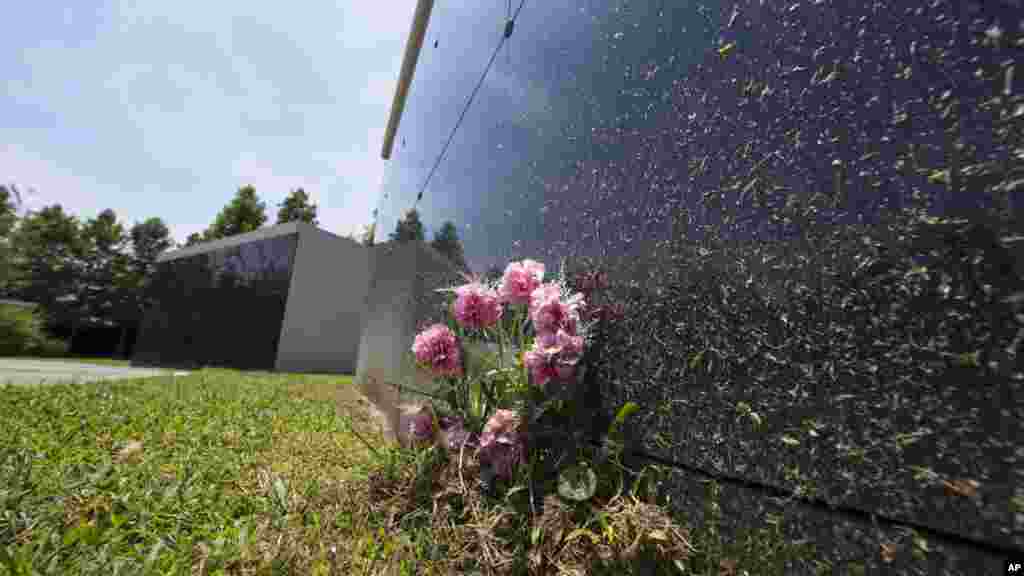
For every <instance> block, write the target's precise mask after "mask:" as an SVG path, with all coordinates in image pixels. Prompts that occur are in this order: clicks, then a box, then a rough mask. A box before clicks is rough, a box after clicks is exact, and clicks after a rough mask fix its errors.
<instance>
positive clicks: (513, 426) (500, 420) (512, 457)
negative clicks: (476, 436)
mask: <svg viewBox="0 0 1024 576" xmlns="http://www.w3.org/2000/svg"><path fill="white" fill-rule="evenodd" d="M525 453H526V450H525V446H524V445H523V439H522V436H521V434H519V415H518V414H516V413H515V412H514V411H512V410H497V411H496V412H495V413H494V415H492V416H491V418H490V420H488V421H487V424H486V425H485V426H484V431H483V433H482V434H481V435H480V459H481V461H483V462H486V463H488V464H490V465H491V466H492V468H493V469H494V472H495V474H496V475H497V476H499V477H502V478H511V477H512V472H513V470H514V468H515V466H516V465H517V464H519V463H521V462H522V461H523V458H524V456H525Z"/></svg>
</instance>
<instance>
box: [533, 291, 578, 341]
mask: <svg viewBox="0 0 1024 576" xmlns="http://www.w3.org/2000/svg"><path fill="white" fill-rule="evenodd" d="M582 306H583V297H582V295H580V294H574V295H573V296H571V297H570V298H568V299H566V300H563V299H562V288H561V286H559V285H558V284H544V285H542V286H539V287H538V288H537V289H536V290H534V291H533V293H532V294H531V295H530V320H531V321H532V322H533V329H534V330H536V331H537V333H541V332H551V333H554V332H556V331H557V330H559V329H564V330H566V331H568V332H570V333H573V334H574V333H576V323H577V321H578V320H579V310H580V308H581V307H582Z"/></svg>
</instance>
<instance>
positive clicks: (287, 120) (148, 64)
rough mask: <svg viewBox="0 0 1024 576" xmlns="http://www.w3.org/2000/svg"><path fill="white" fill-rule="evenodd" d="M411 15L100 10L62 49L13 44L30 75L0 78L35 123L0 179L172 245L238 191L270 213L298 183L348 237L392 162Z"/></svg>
mask: <svg viewBox="0 0 1024 576" xmlns="http://www.w3.org/2000/svg"><path fill="white" fill-rule="evenodd" d="M414 6H415V0H400V1H391V2H362V1H359V2H341V3H338V2H333V1H326V0H324V1H322V2H310V3H305V4H303V5H301V6H300V7H298V8H296V7H289V6H285V5H283V4H281V3H270V2H266V3H264V2H241V1H239V2H227V1H225V2H209V1H207V0H202V1H200V0H180V1H178V2H173V3H167V2H159V1H156V0H153V1H149V2H145V1H139V2H128V1H123V2H116V1H115V2H113V3H111V4H110V7H109V8H108V9H109V13H106V14H103V15H102V16H101V17H100V18H99V19H98V20H96V21H95V22H94V24H93V26H94V27H95V30H90V33H89V34H84V36H86V37H88V41H83V42H82V43H80V44H79V45H77V46H75V47H74V49H70V48H69V47H67V46H65V43H63V42H60V41H47V42H43V41H32V40H22V42H23V45H20V46H18V45H15V46H14V47H15V48H17V50H18V52H19V53H21V55H22V57H21V61H22V62H23V63H24V64H25V65H26V66H27V67H28V71H29V72H28V74H27V76H25V77H24V78H22V79H21V80H20V81H19V80H18V79H17V76H15V75H13V72H12V74H6V76H7V78H9V79H11V80H9V81H8V82H7V83H6V84H7V86H8V87H9V88H17V95H16V97H17V102H16V104H19V105H22V106H25V105H28V106H30V107H31V109H32V110H33V112H34V113H35V114H37V116H38V118H37V119H36V120H35V122H36V125H35V126H31V125H28V124H26V127H24V128H22V129H20V130H19V131H5V132H6V135H7V137H6V138H4V139H3V140H0V146H5V145H6V148H0V169H2V170H3V177H7V178H11V179H13V180H14V181H15V182H17V183H19V184H21V185H23V186H24V185H33V186H36V187H37V188H39V190H40V194H41V197H42V198H43V199H45V200H46V201H47V202H55V201H59V202H61V203H62V204H64V205H65V206H67V207H68V208H69V209H71V210H73V211H74V212H76V213H80V214H83V215H85V214H92V213H95V212H96V211H98V210H99V209H102V208H105V207H112V208H114V209H115V210H116V211H117V212H118V214H119V215H120V216H121V218H122V219H124V220H127V221H132V220H141V219H143V218H147V217H151V216H160V217H162V218H164V220H165V221H166V222H167V223H168V225H169V227H170V228H171V229H172V232H173V234H174V236H175V238H177V239H178V240H183V239H184V237H185V236H187V234H189V233H191V232H196V231H199V230H201V229H203V228H205V226H206V225H208V224H209V222H211V221H212V219H213V217H214V215H215V214H216V213H217V212H218V211H219V210H220V209H221V208H222V207H223V206H224V204H226V203H227V202H228V201H229V200H230V197H231V196H232V195H233V194H234V193H235V191H236V190H237V189H238V187H240V186H242V185H245V184H250V183H251V184H253V185H254V186H255V187H256V190H257V193H259V194H260V196H261V198H262V199H263V200H264V201H266V202H267V205H268V213H269V214H268V215H269V216H270V217H271V218H273V216H274V214H273V213H274V212H276V204H277V203H278V202H280V200H281V199H283V198H284V196H285V195H286V194H287V193H288V191H289V190H291V189H293V188H296V187H299V186H301V187H303V188H304V189H306V190H307V191H308V192H309V193H310V194H311V195H312V196H313V198H314V201H315V202H317V204H318V205H319V206H320V221H321V226H323V227H325V228H327V229H330V230H332V231H334V232H337V233H343V234H346V233H349V232H351V231H352V230H355V229H358V228H359V227H360V226H362V225H363V224H366V223H368V222H369V220H370V218H371V212H372V210H373V208H374V206H376V203H377V198H378V196H379V194H380V191H381V188H382V186H383V182H384V181H385V178H386V174H387V172H388V171H389V170H391V169H392V167H391V166H390V165H389V164H388V163H387V162H385V161H384V160H382V159H381V158H380V147H381V144H382V138H383V132H384V125H385V123H386V121H387V114H388V111H389V108H390V105H391V98H392V95H393V92H394V87H395V82H396V80H397V76H398V70H399V67H400V64H401V58H402V51H403V49H404V43H405V39H406V36H407V34H408V29H409V24H410V22H411V19H412V14H413V11H414ZM24 10H26V11H30V12H32V11H36V10H38V11H40V13H41V11H42V8H36V5H35V4H27V5H25V8H24ZM57 14H58V16H57V17H58V18H60V14H61V13H60V12H57ZM79 16H80V15H79V13H78V12H73V13H72V12H69V11H64V20H65V22H66V23H68V25H69V26H82V24H80V21H82V20H83V19H82V18H79ZM35 21H37V22H38V24H36V25H38V26H41V25H42V23H43V22H45V21H46V19H45V18H42V17H39V18H36V19H35ZM30 36H31V35H26V36H25V38H30ZM4 73H5V70H4V68H3V63H2V61H0V74H4ZM11 101H13V99H12V100H11ZM12 105H14V104H12ZM4 106H5V101H4V100H3V99H0V118H3V117H4V115H5V113H6V110H5V108H4ZM3 126H4V125H3V124H0V127H3ZM29 151H31V152H29Z"/></svg>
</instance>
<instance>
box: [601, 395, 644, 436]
mask: <svg viewBox="0 0 1024 576" xmlns="http://www.w3.org/2000/svg"><path fill="white" fill-rule="evenodd" d="M639 410H640V405H639V404H637V403H636V402H626V403H625V404H623V405H622V408H619V411H618V412H616V413H615V420H613V421H612V424H611V426H609V428H608V433H609V434H613V433H615V432H617V431H618V430H619V428H620V427H621V426H622V424H623V423H625V422H626V418H629V417H630V416H631V415H633V414H634V413H636V412H637V411H639Z"/></svg>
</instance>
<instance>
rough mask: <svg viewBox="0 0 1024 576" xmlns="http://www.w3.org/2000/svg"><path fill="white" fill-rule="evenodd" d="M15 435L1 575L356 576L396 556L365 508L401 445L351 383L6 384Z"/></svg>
mask: <svg viewBox="0 0 1024 576" xmlns="http://www.w3.org/2000/svg"><path fill="white" fill-rule="evenodd" d="M0 430H3V434H2V435H0V573H11V574H19V575H20V574H26V575H27V574H104V575H110V574H152V573H158V574H189V573H202V574H218V573H233V574H241V573H251V574H279V573H303V574H308V573H314V574H331V573H334V574H349V573H361V572H362V566H361V565H360V562H365V561H367V559H371V560H372V559H373V558H374V555H375V553H376V550H377V549H378V548H380V542H381V540H382V538H375V535H379V536H383V535H381V534H377V533H376V532H374V531H373V528H372V526H371V524H370V521H371V520H372V519H371V518H368V517H365V515H361V514H359V512H358V511H359V510H360V505H361V503H362V502H361V501H360V499H363V500H365V498H366V497H365V494H366V490H365V489H362V488H360V486H365V484H364V482H365V478H366V475H367V471H368V470H370V469H371V464H372V463H371V460H372V459H373V458H372V457H373V455H374V454H375V453H386V452H387V449H385V448H382V446H383V444H382V440H381V438H380V436H379V431H378V430H376V426H375V424H374V421H373V420H372V419H371V418H370V416H369V415H368V413H367V411H366V405H365V400H363V399H362V397H361V396H360V395H359V394H358V392H357V390H356V388H355V386H353V384H352V382H351V378H350V377H335V376H321V375H311V376H307V375H281V374H254V373H240V372H236V371H230V370H215V369H205V370H201V371H197V372H194V373H192V374H190V375H189V376H185V377H171V376H167V377H163V376H161V377H157V378H149V379H144V380H123V381H117V382H103V383H94V384H84V385H55V386H50V387H46V388H35V387H12V386H0ZM363 439H365V440H366V441H368V442H372V443H373V445H374V446H377V447H378V448H374V449H371V448H370V447H368V445H367V444H365V443H364V440H363ZM353 541H354V542H356V543H357V545H349V544H347V543H348V542H353ZM334 545H338V547H337V553H336V554H333V553H332V549H331V547H332V546H334ZM197 571H198V572H197Z"/></svg>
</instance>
